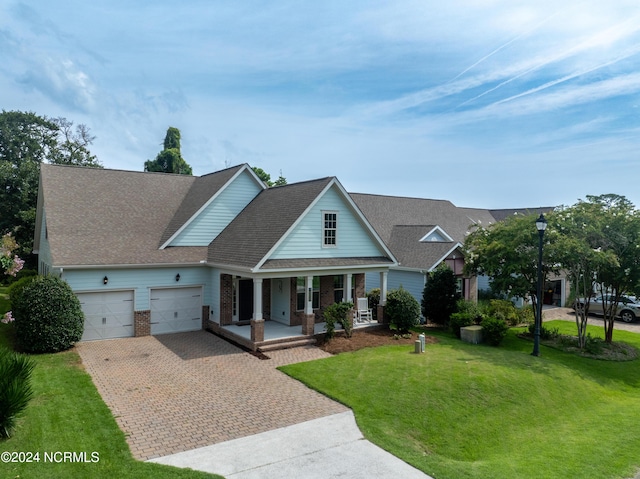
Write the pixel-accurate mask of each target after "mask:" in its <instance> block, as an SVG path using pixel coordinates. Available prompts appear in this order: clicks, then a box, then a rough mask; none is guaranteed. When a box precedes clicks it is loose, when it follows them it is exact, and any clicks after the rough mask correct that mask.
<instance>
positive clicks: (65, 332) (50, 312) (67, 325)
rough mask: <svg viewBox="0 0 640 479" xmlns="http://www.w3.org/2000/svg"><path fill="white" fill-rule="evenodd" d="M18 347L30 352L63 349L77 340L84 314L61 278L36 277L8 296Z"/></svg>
mask: <svg viewBox="0 0 640 479" xmlns="http://www.w3.org/2000/svg"><path fill="white" fill-rule="evenodd" d="M12 307H13V314H14V316H15V332H16V340H17V343H18V347H19V348H20V349H22V350H23V351H26V352H30V353H55V352H57V351H64V350H66V349H69V348H70V347H71V346H73V344H74V343H76V342H77V341H79V340H80V338H81V337H82V332H83V329H84V314H83V313H82V309H81V307H80V301H79V300H78V297H77V296H76V295H75V294H74V292H73V290H72V289H71V287H70V286H69V285H68V284H67V283H66V281H63V280H62V279H59V278H55V277H53V276H39V277H37V278H36V279H34V280H33V281H32V282H31V283H29V284H28V285H26V286H25V287H24V289H23V290H22V292H21V293H20V294H19V295H18V298H17V301H15V302H14V300H13V299H12Z"/></svg>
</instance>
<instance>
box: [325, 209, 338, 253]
mask: <svg viewBox="0 0 640 479" xmlns="http://www.w3.org/2000/svg"><path fill="white" fill-rule="evenodd" d="M322 217H323V223H322V241H323V242H322V246H323V247H324V248H332V247H335V246H336V245H337V233H338V212H337V211H323V212H322Z"/></svg>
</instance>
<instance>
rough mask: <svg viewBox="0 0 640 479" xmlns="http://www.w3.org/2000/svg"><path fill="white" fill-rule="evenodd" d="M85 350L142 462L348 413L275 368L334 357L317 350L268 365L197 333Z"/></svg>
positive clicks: (283, 354)
mask: <svg viewBox="0 0 640 479" xmlns="http://www.w3.org/2000/svg"><path fill="white" fill-rule="evenodd" d="M77 350H78V352H79V354H80V357H81V358H82V362H83V364H84V366H85V368H86V370H87V372H88V373H89V374H90V375H91V377H92V378H93V382H94V384H95V385H96V387H97V389H98V391H99V392H100V395H101V396H102V398H103V400H104V402H105V403H106V404H107V406H108V407H109V408H110V409H111V412H112V413H113V415H114V416H115V418H116V421H117V422H118V425H119V426H120V429H121V430H122V431H124V433H125V434H126V435H127V442H128V443H129V446H130V448H131V452H132V453H133V455H134V457H136V458H137V459H141V460H147V459H151V458H155V457H161V456H166V455H169V454H174V453H177V452H182V451H187V450H190V449H194V448H198V447H202V446H207V445H211V444H217V443H220V442H224V441H229V440H232V439H237V438H240V437H245V436H250V435H253V434H258V433H261V432H265V431H270V430H273V429H278V428H281V427H285V426H290V425H293V424H297V423H300V422H303V421H309V420H312V419H316V418H320V417H324V416H329V415H332V414H337V413H341V412H344V411H347V410H348V409H347V408H346V407H345V406H343V405H341V404H339V403H337V402H335V401H332V400H331V399H329V398H327V397H325V396H323V395H321V394H319V393H317V392H316V391H313V390H312V389H309V388H307V387H306V386H304V385H303V384H301V383H299V382H298V381H296V380H294V379H291V378H289V377H288V376H286V375H285V374H284V373H281V372H280V371H278V370H276V369H275V368H276V367H277V366H281V365H285V364H291V363H295V362H302V361H310V360H313V359H319V358H324V357H327V356H329V355H328V354H327V353H325V352H324V351H322V350H320V349H318V348H316V347H314V346H307V347H299V348H292V349H284V350H279V351H270V352H269V353H268V356H269V357H270V358H271V359H269V360H261V359H259V358H257V357H255V356H253V355H252V354H249V353H247V352H245V351H243V350H241V349H239V348H237V347H235V346H233V345H232V344H230V343H228V342H227V341H224V340H223V339H221V338H219V337H217V336H215V335H213V334H210V333H208V332H206V331H194V332H188V333H176V334H167V335H162V336H146V337H140V338H123V339H113V340H105V341H89V342H81V343H79V344H78V345H77Z"/></svg>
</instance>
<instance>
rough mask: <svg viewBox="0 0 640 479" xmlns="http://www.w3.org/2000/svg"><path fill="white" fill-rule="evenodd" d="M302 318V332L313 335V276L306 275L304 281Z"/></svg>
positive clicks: (314, 320) (314, 321) (314, 319)
mask: <svg viewBox="0 0 640 479" xmlns="http://www.w3.org/2000/svg"><path fill="white" fill-rule="evenodd" d="M304 296H305V299H306V301H305V305H304V318H302V334H304V335H306V336H313V335H314V334H315V324H316V317H315V315H314V314H313V276H307V277H306V278H305V282H304Z"/></svg>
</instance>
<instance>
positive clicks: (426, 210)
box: [351, 193, 495, 302]
mask: <svg viewBox="0 0 640 479" xmlns="http://www.w3.org/2000/svg"><path fill="white" fill-rule="evenodd" d="M351 197H352V198H353V201H354V202H355V203H356V205H358V207H359V208H360V209H361V210H362V212H363V214H364V215H365V217H366V218H367V220H368V221H369V222H370V223H371V224H372V225H373V227H374V228H375V229H376V231H377V232H378V234H379V235H380V237H381V238H382V239H383V241H384V242H385V243H386V244H387V245H388V246H389V249H390V250H391V251H392V252H393V254H394V255H395V257H396V259H397V260H398V264H397V265H394V267H393V268H392V269H391V270H390V271H389V275H388V278H387V285H386V287H387V288H388V289H396V288H399V287H400V286H402V287H403V288H404V289H406V290H408V291H409V292H410V293H411V294H412V295H413V296H414V297H415V298H416V299H417V300H418V302H420V301H421V300H422V292H423V290H424V285H425V282H426V280H427V275H428V273H429V272H431V271H433V270H434V269H435V268H436V267H437V266H438V265H439V264H440V263H442V262H445V263H446V264H447V265H449V267H450V268H451V269H452V270H453V272H454V273H455V275H456V277H457V278H458V285H459V291H460V293H461V295H462V297H464V298H466V299H471V300H474V299H476V293H477V284H476V278H475V277H471V278H469V277H465V276H464V274H463V268H464V255H463V252H462V245H463V243H464V239H465V236H466V234H467V232H468V231H469V229H470V227H472V226H473V225H476V224H484V225H488V224H490V223H493V222H495V218H494V217H493V216H492V215H491V213H490V212H489V211H488V210H481V209H471V208H459V207H457V206H455V205H454V204H453V203H451V202H450V201H445V200H431V199H423V198H408V197H398V196H384V195H371V194H359V193H358V194H356V193H352V194H351ZM380 286H381V284H380V282H379V280H378V278H377V277H375V276H373V275H367V276H366V287H367V289H368V290H369V289H371V288H378V287H380Z"/></svg>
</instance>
